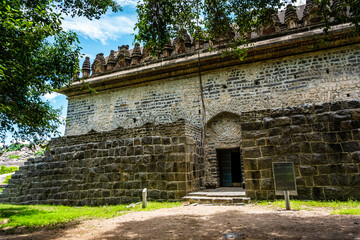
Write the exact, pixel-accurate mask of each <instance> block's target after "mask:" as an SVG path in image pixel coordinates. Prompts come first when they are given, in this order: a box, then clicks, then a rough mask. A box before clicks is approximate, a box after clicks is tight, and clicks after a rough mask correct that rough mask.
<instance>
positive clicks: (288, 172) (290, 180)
mask: <svg viewBox="0 0 360 240" xmlns="http://www.w3.org/2000/svg"><path fill="white" fill-rule="evenodd" d="M273 171H274V181H275V194H276V195H283V194H284V191H289V194H290V195H297V190H296V182H295V172H294V164H293V163H292V162H274V163H273Z"/></svg>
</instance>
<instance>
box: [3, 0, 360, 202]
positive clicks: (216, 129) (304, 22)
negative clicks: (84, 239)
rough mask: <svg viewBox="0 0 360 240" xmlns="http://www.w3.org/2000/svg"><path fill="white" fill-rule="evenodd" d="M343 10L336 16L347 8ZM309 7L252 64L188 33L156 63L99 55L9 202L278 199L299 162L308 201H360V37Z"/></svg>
mask: <svg viewBox="0 0 360 240" xmlns="http://www.w3.org/2000/svg"><path fill="white" fill-rule="evenodd" d="M337 4H338V2H337V1H334V3H333V5H332V8H333V9H334V8H336V7H337ZM314 9H316V6H315V5H314V4H313V3H312V1H307V4H306V5H305V6H301V7H298V8H297V9H296V11H293V10H292V8H291V7H288V8H287V9H286V11H283V12H280V13H279V14H278V16H275V17H274V21H273V23H272V24H270V25H269V26H267V27H263V28H262V29H261V31H260V32H257V33H252V34H251V36H249V37H251V44H250V45H249V46H248V56H247V57H246V58H245V60H244V61H240V60H239V59H237V58H233V57H230V56H228V57H223V56H222V52H221V51H208V50H207V49H208V47H209V45H211V44H214V45H217V44H221V41H214V42H204V41H200V40H199V41H196V40H194V39H192V38H191V37H190V36H189V35H187V34H186V33H183V34H182V35H181V36H179V37H178V38H176V39H175V40H174V41H172V42H171V43H169V44H168V45H166V47H165V48H164V50H163V51H162V52H161V53H159V54H158V55H157V56H151V55H150V54H149V51H148V50H147V49H142V48H140V46H139V45H138V44H136V45H135V48H134V49H131V50H129V47H128V46H121V47H119V49H118V51H111V53H110V55H109V56H107V57H104V55H103V54H98V55H97V56H96V59H95V60H94V62H93V63H92V65H90V61H89V58H87V59H86V61H85V62H84V65H83V68H82V71H83V77H84V79H85V82H86V83H87V84H88V85H89V86H90V87H91V88H93V89H94V90H96V91H97V93H96V94H93V93H91V92H89V90H88V88H87V87H84V85H83V81H78V82H74V83H73V84H72V85H71V86H70V87H67V88H64V89H62V90H61V91H60V92H61V93H63V94H65V95H66V96H67V97H68V100H69V104H68V115H67V117H68V119H69V123H68V125H67V126H66V134H65V136H64V137H62V138H58V139H53V140H52V141H51V142H50V146H51V150H50V151H48V152H47V153H46V155H45V156H44V157H41V158H35V159H29V160H28V162H27V163H26V165H25V166H24V167H21V169H20V170H19V171H18V172H17V173H16V174H15V175H13V177H12V179H11V180H10V183H9V185H8V187H7V188H6V189H5V190H4V193H3V194H2V195H1V197H0V198H1V201H3V202H10V203H22V204H24V203H25V204H27V203H29V204H30V203H31V204H33V203H46V204H68V205H89V204H92V205H99V204H118V203H122V202H130V201H138V200H139V199H140V197H141V190H142V189H143V188H148V191H149V198H150V199H151V200H179V199H181V197H183V196H185V195H186V194H187V193H189V192H193V191H197V190H201V189H205V188H217V187H221V186H228V187H231V186H243V187H245V190H246V195H247V196H248V197H251V198H256V199H273V198H275V191H274V180H273V172H272V162H293V163H294V166H295V174H296V183H297V190H298V196H297V197H298V198H301V199H324V200H325V199H326V200H329V199H340V200H343V199H348V198H354V199H358V200H360V145H359V143H360V101H359V94H360V48H359V43H360V38H359V37H358V35H356V34H355V35H351V34H349V32H350V26H349V25H348V24H342V25H336V24H335V25H334V26H332V28H331V30H330V32H329V40H328V42H327V44H324V45H320V46H318V47H314V45H315V44H316V40H315V36H318V35H321V34H322V25H321V23H320V22H319V19H318V17H317V16H316V14H315V13H314V12H315V10H314Z"/></svg>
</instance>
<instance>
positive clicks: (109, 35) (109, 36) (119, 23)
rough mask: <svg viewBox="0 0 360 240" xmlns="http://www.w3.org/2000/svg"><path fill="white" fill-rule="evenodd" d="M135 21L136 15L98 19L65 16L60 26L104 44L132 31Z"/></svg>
mask: <svg viewBox="0 0 360 240" xmlns="http://www.w3.org/2000/svg"><path fill="white" fill-rule="evenodd" d="M135 21H136V16H103V17H102V18H101V19H99V20H89V19H87V18H84V17H80V18H71V17H65V19H64V21H63V24H62V26H63V28H64V29H65V30H73V31H75V32H77V33H79V34H81V35H83V36H84V37H87V38H91V39H93V40H100V41H101V43H102V44H103V45H106V44H107V41H108V40H117V39H118V38H119V37H121V35H122V34H130V33H134V26H135Z"/></svg>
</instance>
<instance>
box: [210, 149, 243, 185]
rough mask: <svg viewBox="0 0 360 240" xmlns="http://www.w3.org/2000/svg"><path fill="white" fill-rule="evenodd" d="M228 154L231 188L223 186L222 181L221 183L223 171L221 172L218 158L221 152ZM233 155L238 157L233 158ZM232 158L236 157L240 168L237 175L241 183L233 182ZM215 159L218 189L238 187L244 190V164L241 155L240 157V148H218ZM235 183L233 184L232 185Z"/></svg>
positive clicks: (233, 160)
mask: <svg viewBox="0 0 360 240" xmlns="http://www.w3.org/2000/svg"><path fill="white" fill-rule="evenodd" d="M227 151H228V152H229V153H230V156H229V157H230V169H231V170H230V171H231V177H232V179H231V183H232V186H224V185H223V183H222V181H223V172H222V171H223V170H222V165H223V164H222V163H221V161H222V159H221V158H220V152H223V153H226V152H227ZM233 153H237V154H236V155H238V156H234V154H233ZM234 157H236V158H237V157H238V160H239V162H238V163H239V166H238V167H240V171H241V172H240V174H239V175H238V176H239V177H240V178H241V181H240V182H234V180H233V176H234V169H233V167H234V162H235V161H236V160H235V159H234ZM216 158H217V166H218V172H219V182H218V185H219V187H238V188H239V187H240V188H243V189H245V174H244V163H243V160H242V155H241V148H240V146H232V147H231V146H229V147H218V148H216ZM234 183H235V184H234Z"/></svg>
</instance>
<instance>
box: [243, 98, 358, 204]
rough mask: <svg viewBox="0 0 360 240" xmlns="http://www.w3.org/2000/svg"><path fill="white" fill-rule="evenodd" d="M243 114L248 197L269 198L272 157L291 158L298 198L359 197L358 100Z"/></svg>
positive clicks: (272, 186) (272, 191) (272, 192)
mask: <svg viewBox="0 0 360 240" xmlns="http://www.w3.org/2000/svg"><path fill="white" fill-rule="evenodd" d="M246 115H247V116H246ZM246 115H244V118H243V121H242V122H243V123H242V124H241V129H242V134H241V137H242V142H241V148H242V154H243V156H242V157H243V162H244V167H245V182H246V194H247V195H248V196H249V197H252V198H258V199H273V198H274V197H275V196H274V182H273V172H272V162H293V163H294V165H295V174H296V183H297V189H298V194H299V195H298V198H302V199H320V200H330V199H339V200H346V199H348V198H354V199H358V200H360V102H359V101H338V102H332V103H324V104H307V105H302V106H300V107H288V108H284V109H276V110H268V111H260V112H251V113H248V114H246Z"/></svg>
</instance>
